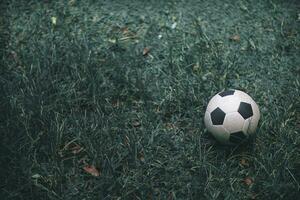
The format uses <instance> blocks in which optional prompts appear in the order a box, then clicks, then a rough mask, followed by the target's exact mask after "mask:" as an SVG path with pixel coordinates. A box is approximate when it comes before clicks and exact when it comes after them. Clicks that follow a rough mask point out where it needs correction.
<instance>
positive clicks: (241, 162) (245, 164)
mask: <svg viewBox="0 0 300 200" xmlns="http://www.w3.org/2000/svg"><path fill="white" fill-rule="evenodd" d="M240 164H241V165H242V166H245V167H249V163H248V161H247V160H246V159H245V158H242V159H241V160H240Z"/></svg>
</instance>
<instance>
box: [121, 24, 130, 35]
mask: <svg viewBox="0 0 300 200" xmlns="http://www.w3.org/2000/svg"><path fill="white" fill-rule="evenodd" d="M121 31H122V33H123V34H124V35H126V34H128V33H129V29H128V27H126V26H125V27H123V28H121Z"/></svg>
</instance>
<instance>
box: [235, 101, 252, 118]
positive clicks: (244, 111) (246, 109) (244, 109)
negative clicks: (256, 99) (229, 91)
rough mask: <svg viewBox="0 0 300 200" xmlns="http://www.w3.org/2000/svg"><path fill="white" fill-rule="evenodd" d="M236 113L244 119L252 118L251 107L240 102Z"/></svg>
mask: <svg viewBox="0 0 300 200" xmlns="http://www.w3.org/2000/svg"><path fill="white" fill-rule="evenodd" d="M238 112H239V113H240V114H241V115H242V117H243V118H244V119H248V118H249V117H251V116H253V111H252V107H251V104H249V103H245V102H241V103H240V106H239V109H238Z"/></svg>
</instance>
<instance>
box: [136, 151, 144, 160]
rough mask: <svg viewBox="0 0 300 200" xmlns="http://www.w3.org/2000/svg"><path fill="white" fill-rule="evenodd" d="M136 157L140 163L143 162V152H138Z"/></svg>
mask: <svg viewBox="0 0 300 200" xmlns="http://www.w3.org/2000/svg"><path fill="white" fill-rule="evenodd" d="M137 156H138V159H139V160H140V161H142V162H145V156H144V152H143V151H141V152H139V153H138V155H137Z"/></svg>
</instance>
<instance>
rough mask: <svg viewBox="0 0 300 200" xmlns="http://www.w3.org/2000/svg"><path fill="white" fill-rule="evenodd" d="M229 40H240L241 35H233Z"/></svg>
mask: <svg viewBox="0 0 300 200" xmlns="http://www.w3.org/2000/svg"><path fill="white" fill-rule="evenodd" d="M230 40H232V41H235V42H239V41H240V40H241V37H240V35H233V36H231V37H230Z"/></svg>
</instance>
